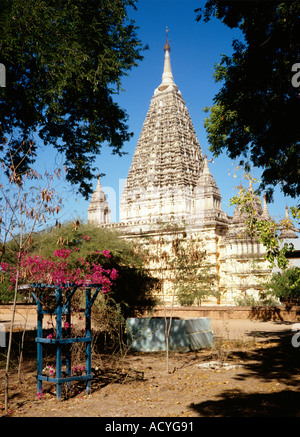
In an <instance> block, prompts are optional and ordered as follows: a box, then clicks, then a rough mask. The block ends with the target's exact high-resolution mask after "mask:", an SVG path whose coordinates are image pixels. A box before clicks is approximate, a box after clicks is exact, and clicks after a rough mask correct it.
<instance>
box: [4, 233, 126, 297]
mask: <svg viewBox="0 0 300 437" xmlns="http://www.w3.org/2000/svg"><path fill="white" fill-rule="evenodd" d="M85 238H87V236H85ZM101 254H102V256H104V257H105V258H110V256H111V254H110V251H109V250H103V251H102V253H101V252H100V251H96V252H91V253H90V254H89V255H88V256H86V257H85V258H83V257H82V256H80V250H79V249H78V248H73V249H64V248H61V249H58V250H55V251H54V252H53V257H49V258H43V257H41V256H39V255H29V254H27V253H26V252H24V253H22V254H21V255H20V261H19V266H18V267H17V266H12V267H10V266H9V265H8V264H7V263H1V264H0V266H1V269H2V271H3V272H9V274H10V281H11V282H12V283H15V282H16V278H17V276H18V280H19V282H23V283H26V282H27V283H43V284H48V285H62V286H67V285H69V284H75V285H77V286H85V285H89V284H97V285H102V291H103V292H104V293H106V292H108V291H109V290H110V287H111V285H112V281H114V280H115V279H117V278H118V272H117V270H116V269H115V268H112V269H104V268H103V267H102V265H101V264H100V258H101ZM71 256H72V258H71ZM18 272H19V273H18Z"/></svg>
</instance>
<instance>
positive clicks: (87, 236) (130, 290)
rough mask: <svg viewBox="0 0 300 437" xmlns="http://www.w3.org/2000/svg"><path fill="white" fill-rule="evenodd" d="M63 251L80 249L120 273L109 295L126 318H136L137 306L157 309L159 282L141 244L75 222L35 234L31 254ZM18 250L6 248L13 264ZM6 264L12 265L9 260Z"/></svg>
mask: <svg viewBox="0 0 300 437" xmlns="http://www.w3.org/2000/svg"><path fill="white" fill-rule="evenodd" d="M61 248H69V249H72V248H79V249H80V255H81V256H82V257H83V258H86V257H87V256H88V257H89V260H90V261H93V256H94V257H95V258H97V262H98V261H100V263H101V265H102V266H103V267H104V268H105V269H112V268H115V269H116V270H117V271H118V273H119V277H118V278H117V279H116V280H115V281H114V282H113V287H112V289H111V292H110V293H109V294H110V298H111V302H113V301H114V302H116V303H118V304H120V305H121V307H122V311H123V313H124V315H125V314H126V315H127V316H128V315H129V314H132V312H133V310H134V307H135V306H139V308H140V310H141V311H143V310H145V309H150V308H152V307H153V306H154V304H155V299H154V298H153V297H152V295H151V289H152V287H153V284H154V283H155V282H156V280H155V279H153V278H151V277H150V276H149V275H148V274H147V272H146V271H145V269H144V266H143V262H144V259H143V256H144V254H143V251H142V249H141V247H140V246H138V245H137V244H136V245H134V244H133V243H131V242H128V241H126V240H123V239H121V238H120V237H119V235H118V234H117V233H116V232H113V231H108V230H105V229H101V228H97V227H95V226H92V225H90V224H81V223H80V222H79V221H75V222H67V223H65V224H63V225H61V226H58V227H53V228H50V229H47V230H44V231H42V232H37V233H35V234H33V235H32V238H31V246H30V248H28V250H27V253H28V254H37V255H40V256H42V257H44V258H49V257H50V256H52V255H53V252H54V251H55V250H57V249H61ZM14 250H17V246H15V245H14V242H13V241H12V242H11V246H10V244H9V243H8V244H7V248H6V253H7V254H10V255H9V259H10V260H12V259H14ZM102 250H109V251H110V253H111V257H110V258H106V257H105V256H104V255H102V253H101V252H102ZM97 251H98V253H97ZM91 252H95V254H94V255H93V254H91ZM99 252H100V254H99ZM72 257H76V252H75V253H73V252H71V254H70V256H69V258H68V261H70V263H72ZM3 261H5V262H8V261H9V260H8V257H5V258H4V259H3Z"/></svg>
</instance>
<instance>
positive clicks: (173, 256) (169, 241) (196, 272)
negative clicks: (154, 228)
mask: <svg viewBox="0 0 300 437" xmlns="http://www.w3.org/2000/svg"><path fill="white" fill-rule="evenodd" d="M148 259H150V260H151V259H153V260H154V262H155V263H156V265H157V266H158V271H159V273H160V278H161V281H162V282H163V281H170V283H171V284H172V287H173V295H174V297H175V296H176V297H177V299H178V302H179V303H180V305H193V304H195V303H196V304H197V305H201V302H202V300H203V299H205V298H207V297H208V296H215V297H217V295H218V293H217V292H216V275H215V274H213V273H212V272H211V265H210V264H209V263H208V261H207V257H206V252H205V251H204V250H203V248H202V242H201V239H200V238H195V237H193V236H190V235H188V234H187V233H186V231H185V229H184V228H183V227H181V226H178V225H176V224H175V225H174V224H169V223H167V224H165V226H163V227H162V228H161V232H160V235H159V237H158V239H157V240H156V247H155V251H154V254H152V256H150V258H148Z"/></svg>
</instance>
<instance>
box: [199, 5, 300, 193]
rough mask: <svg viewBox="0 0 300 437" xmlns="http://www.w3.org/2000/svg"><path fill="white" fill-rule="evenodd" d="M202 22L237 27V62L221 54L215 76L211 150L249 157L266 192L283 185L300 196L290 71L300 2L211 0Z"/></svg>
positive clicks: (297, 107) (297, 50) (295, 92)
mask: <svg viewBox="0 0 300 437" xmlns="http://www.w3.org/2000/svg"><path fill="white" fill-rule="evenodd" d="M197 12H198V16H197V20H201V19H203V20H204V21H205V22H207V21H209V20H210V18H211V17H213V16H215V17H216V18H217V19H219V20H221V21H222V22H223V23H224V24H225V25H227V26H228V27H230V28H239V29H240V30H241V32H242V37H243V40H242V41H238V40H234V41H233V44H232V46H233V54H232V56H231V57H229V56H226V55H222V58H221V61H220V62H219V63H218V64H217V65H216V67H215V74H214V76H215V79H216V81H217V82H222V87H221V89H220V91H219V92H218V93H217V94H216V96H215V98H214V105H213V106H212V107H211V108H210V115H209V117H208V118H207V119H206V120H205V128H206V131H207V134H208V141H209V143H210V150H211V151H212V152H213V153H214V155H215V156H218V155H219V154H221V153H222V152H223V151H226V152H227V153H228V156H229V157H230V158H231V159H235V158H237V157H240V156H242V157H243V156H248V157H249V159H250V161H251V162H252V164H253V165H254V166H256V167H260V168H262V169H263V173H262V181H261V188H262V189H265V188H268V189H267V191H266V193H267V195H268V197H269V198H270V197H271V196H272V192H273V186H276V185H277V184H280V185H281V189H282V191H283V192H284V194H287V195H291V196H293V197H296V196H297V195H299V194H300V183H299V181H300V177H299V176H300V174H299V169H300V143H299V139H300V124H299V122H298V116H299V115H298V114H299V111H300V99H299V88H297V87H295V86H293V85H292V83H291V80H292V76H293V73H292V66H293V64H295V63H296V62H298V59H299V56H300V45H299V34H300V22H299V15H300V3H299V1H296V0H294V1H289V2H284V1H264V2H260V1H251V2H249V1H243V2H242V1H241V2H233V1H224V0H208V1H206V3H205V6H204V7H202V8H200V9H198V10H197Z"/></svg>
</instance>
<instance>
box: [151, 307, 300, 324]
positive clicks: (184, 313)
mask: <svg viewBox="0 0 300 437" xmlns="http://www.w3.org/2000/svg"><path fill="white" fill-rule="evenodd" d="M164 314H165V312H164V308H163V307H156V308H155V309H154V311H153V312H151V315H152V316H153V317H163V316H164ZM166 314H167V315H170V314H171V308H166ZM173 316H174V317H184V318H186V317H188V318H192V317H209V318H210V319H212V320H234V319H240V320H241V319H242V320H243V319H244V320H246V319H250V320H260V321H267V320H270V321H276V322H298V321H300V306H288V305H281V306H280V307H253V308H252V307H236V306H202V307H174V308H173Z"/></svg>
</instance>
